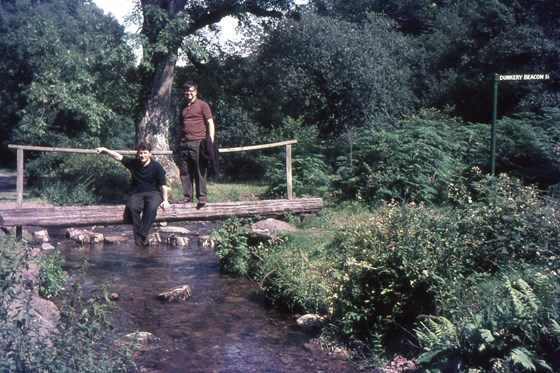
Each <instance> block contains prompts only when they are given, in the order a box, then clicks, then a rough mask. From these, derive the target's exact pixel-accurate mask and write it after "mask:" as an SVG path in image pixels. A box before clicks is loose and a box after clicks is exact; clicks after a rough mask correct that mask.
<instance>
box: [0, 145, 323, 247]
mask: <svg viewBox="0 0 560 373" xmlns="http://www.w3.org/2000/svg"><path fill="white" fill-rule="evenodd" d="M295 143H297V141H296V140H290V141H285V142H280V143H273V144H264V145H255V146H246V147H239V148H229V149H227V148H224V149H220V150H219V151H220V153H226V152H235V151H247V150H257V149H265V148H271V147H277V146H285V147H286V184H287V196H288V198H287V199H273V200H257V201H242V202H219V203H208V204H206V205H205V206H204V207H203V208H196V206H194V205H192V204H172V205H171V206H170V207H169V208H168V209H167V211H163V210H161V209H160V210H159V211H158V216H157V218H156V221H160V222H163V221H165V222H173V221H201V220H222V219H226V218H229V217H234V216H236V217H250V216H262V217H272V216H282V215H286V214H304V213H315V212H317V211H319V210H321V209H322V208H323V200H322V199H321V198H296V199H294V198H292V166H291V146H292V145H293V144H295ZM8 147H9V148H12V149H16V150H17V181H16V189H17V191H16V193H17V207H16V208H9V209H3V210H0V228H2V229H6V228H8V227H17V228H18V230H17V234H18V236H21V227H24V226H40V227H43V226H44V227H69V226H92V225H118V224H129V223H130V221H129V219H128V214H127V213H126V210H125V206H124V205H95V206H65V207H33V208H31V207H25V205H24V204H23V173H24V172H23V171H24V165H23V162H24V155H23V152H24V150H27V151H46V152H62V153H80V154H95V153H96V152H95V150H93V149H67V148H45V147H35V146H25V145H8ZM117 151H118V152H119V153H121V154H135V153H136V152H135V151H131V150H124V151H122V150H117ZM154 154H155V155H170V154H171V151H154Z"/></svg>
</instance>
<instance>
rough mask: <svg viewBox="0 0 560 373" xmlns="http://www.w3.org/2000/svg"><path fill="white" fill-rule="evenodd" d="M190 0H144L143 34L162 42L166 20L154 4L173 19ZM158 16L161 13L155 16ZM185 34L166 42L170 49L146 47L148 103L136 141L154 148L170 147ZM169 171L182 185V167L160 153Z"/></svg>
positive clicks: (174, 181)
mask: <svg viewBox="0 0 560 373" xmlns="http://www.w3.org/2000/svg"><path fill="white" fill-rule="evenodd" d="M185 4H186V0H141V6H142V13H143V16H144V22H143V25H142V34H143V35H144V36H146V37H147V40H148V42H149V43H150V44H155V43H158V39H159V37H160V33H161V31H162V30H163V29H164V28H165V27H166V25H167V24H166V23H163V24H162V23H161V22H159V20H158V19H153V18H152V17H154V14H156V13H154V11H153V10H151V11H150V10H149V9H150V7H154V6H155V7H158V8H160V9H161V10H163V11H165V12H166V13H167V14H168V16H169V18H170V19H173V17H175V16H176V15H177V14H178V13H179V12H180V11H181V10H183V8H184V7H185ZM155 17H156V18H157V16H155ZM181 40H182V38H181V37H178V38H176V39H175V40H174V41H173V42H171V43H170V44H168V45H166V49H167V51H168V52H166V53H153V54H148V53H146V51H145V50H144V57H143V58H144V60H145V62H146V65H148V66H151V68H150V69H148V71H144V76H143V84H142V86H143V87H144V93H143V102H144V106H143V107H142V111H141V112H140V117H139V120H138V122H137V125H136V142H137V143H138V142H141V141H146V142H149V143H150V144H151V145H152V147H153V149H154V150H170V146H169V135H170V133H169V131H170V130H173V126H172V123H171V121H172V114H171V90H172V87H173V78H174V76H175V63H176V62H177V52H178V50H179V46H180V43H181ZM156 159H157V161H158V162H160V163H161V164H162V165H163V167H164V168H165V170H166V171H167V178H168V181H169V182H170V183H171V184H175V185H178V184H179V183H180V179H179V169H178V167H177V165H176V163H175V162H174V160H173V157H172V156H163V155H160V156H157V157H156Z"/></svg>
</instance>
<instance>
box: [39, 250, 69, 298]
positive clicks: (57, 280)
mask: <svg viewBox="0 0 560 373" xmlns="http://www.w3.org/2000/svg"><path fill="white" fill-rule="evenodd" d="M63 264H64V258H62V257H61V256H60V254H59V252H58V251H55V252H54V253H52V254H49V255H42V256H41V257H40V258H39V294H40V295H41V296H42V297H45V298H51V297H55V296H57V295H59V294H60V293H61V292H62V291H63V290H64V285H65V283H66V280H67V279H68V274H67V273H66V271H64V269H63V268H62V266H63Z"/></svg>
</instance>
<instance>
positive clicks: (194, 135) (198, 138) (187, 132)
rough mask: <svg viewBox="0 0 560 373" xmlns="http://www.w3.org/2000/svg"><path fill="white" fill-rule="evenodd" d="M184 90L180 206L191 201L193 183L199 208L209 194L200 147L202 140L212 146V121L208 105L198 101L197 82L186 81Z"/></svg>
mask: <svg viewBox="0 0 560 373" xmlns="http://www.w3.org/2000/svg"><path fill="white" fill-rule="evenodd" d="M183 91H184V94H185V99H186V101H187V104H186V106H185V107H184V108H183V109H182V110H181V123H180V127H179V134H178V140H179V141H180V145H179V171H180V174H181V183H182V184H183V195H184V198H183V200H181V201H180V203H192V202H193V197H194V196H193V184H194V192H195V194H196V198H197V200H198V203H197V208H201V207H203V206H204V205H205V204H206V202H207V192H208V188H207V184H206V177H207V172H208V161H207V160H206V159H205V158H204V156H203V154H202V151H201V145H203V143H204V142H205V141H210V142H211V143H212V144H213V143H214V133H215V128H214V119H213V117H212V111H211V110H210V106H209V105H208V104H207V103H206V102H205V101H202V100H201V99H199V98H197V94H198V85H197V84H196V83H194V82H190V81H187V82H185V84H183ZM207 139H208V140H207Z"/></svg>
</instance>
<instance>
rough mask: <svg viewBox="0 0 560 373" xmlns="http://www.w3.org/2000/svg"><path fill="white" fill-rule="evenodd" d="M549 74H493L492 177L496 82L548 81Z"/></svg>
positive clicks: (493, 166)
mask: <svg viewBox="0 0 560 373" xmlns="http://www.w3.org/2000/svg"><path fill="white" fill-rule="evenodd" d="M548 79H550V74H516V75H500V74H494V103H493V106H492V134H491V136H490V167H491V174H492V176H494V175H495V173H496V120H497V116H498V82H501V81H510V80H548Z"/></svg>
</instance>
